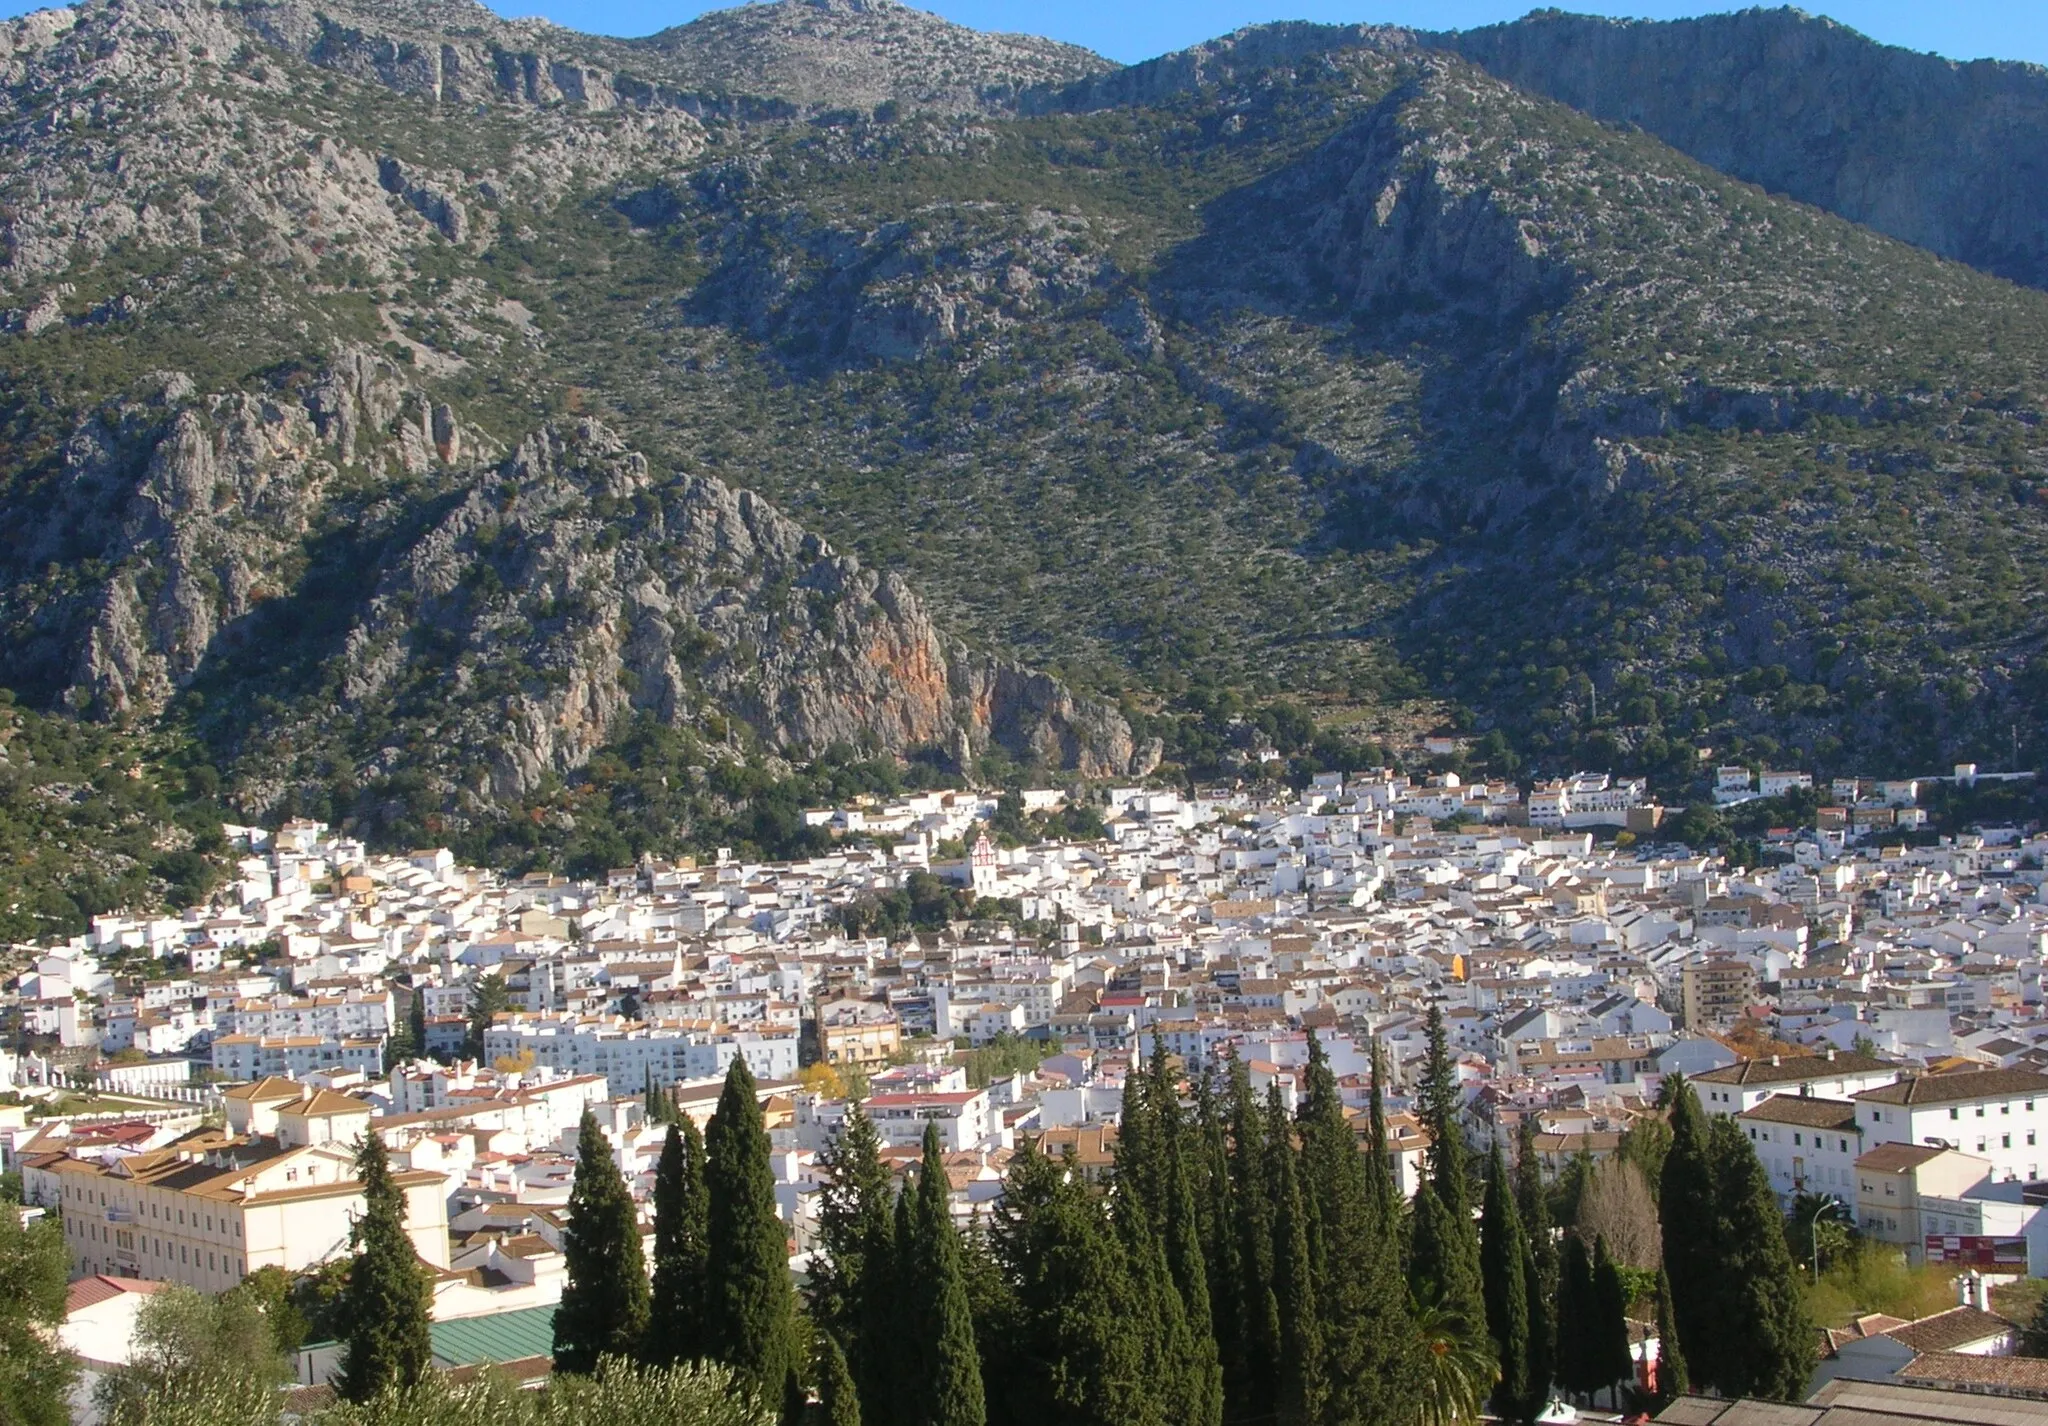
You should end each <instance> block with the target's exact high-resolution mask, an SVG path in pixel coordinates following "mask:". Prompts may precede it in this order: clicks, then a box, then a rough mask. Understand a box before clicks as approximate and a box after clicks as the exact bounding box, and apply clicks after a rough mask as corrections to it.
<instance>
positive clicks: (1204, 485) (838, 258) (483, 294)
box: [0, 0, 2048, 856]
mask: <svg viewBox="0 0 2048 1426" xmlns="http://www.w3.org/2000/svg"><path fill="white" fill-rule="evenodd" d="M0 34H4V36H5V44H4V45H0V205H4V206H0V232H4V234H5V237H6V246H5V253H4V256H5V262H4V264H0V309H5V310H8V311H10V312H11V313H12V316H11V318H10V319H9V321H8V322H7V323H6V329H5V330H4V331H0V370H4V371H5V373H6V375H7V378H8V380H7V382H6V383H5V384H4V387H0V508H5V509H6V510H7V511H8V513H9V520H8V522H7V523H6V526H5V528H4V530H0V627H4V628H5V630H6V631H7V634H8V636H9V637H8V639H7V641H6V658H5V662H4V666H0V683H4V684H5V685H7V686H10V687H13V688H16V689H17V690H19V691H20V692H21V693H22V694H23V695H24V696H25V697H28V698H31V699H33V700H35V701H37V702H39V703H42V704H45V705H49V706H66V707H71V708H74V709H77V710H80V711H84V712H89V713H92V714H95V715H97V716H101V717H106V718H110V719H127V720H131V721H134V722H136V723H138V724H139V723H143V722H147V721H151V720H154V721H155V722H156V723H158V724H160V725H161V726H164V727H166V728H176V729H180V730H185V731H188V732H189V733H190V734H191V736H193V737H195V738H197V739H198V740H199V741H200V742H201V744H202V745H203V746H204V747H205V748H206V749H207V751H208V755H209V756H211V757H214V758H216V759H217V760H218V761H219V763H220V765H221V767H222V768H223V769H224V770H225V771H226V772H227V773H228V775H229V782H230V786H231V789H232V790H233V791H234V793H235V795H236V796H237V797H238V798H240V799H241V802H242V805H243V806H244V807H246V808H248V809H250V810H252V812H253V811H258V810H265V809H276V808H280V807H286V806H306V805H319V806H322V807H331V808H333V809H334V815H336V816H346V815H348V813H347V810H346V809H348V808H349V807H351V806H355V805H356V803H357V801H358V800H360V802H361V809H360V810H361V812H362V815H364V816H365V817H369V816H370V815H371V814H372V813H376V814H377V815H379V816H382V815H383V813H382V811H381V810H380V809H382V808H383V807H385V806H386V805H387V804H390V803H394V802H399V801H403V802H405V803H406V806H407V808H408V811H407V813H406V818H407V820H405V821H404V822H403V823H402V825H404V826H406V827H407V828H409V829H410V828H417V829H419V830H418V834H419V835H430V834H431V833H430V831H429V829H428V827H427V824H426V822H425V820H424V818H426V817H427V816H429V815H431V816H433V817H436V818H455V819H460V820H462V821H465V822H467V823H470V824H475V823H477V822H479V821H481V820H484V819H488V818H491V817H500V818H502V819H503V820H504V821H505V822H506V823H507V824H508V825H516V826H519V827H527V826H531V825H537V823H536V821H535V819H539V822H541V823H547V824H548V825H553V824H554V822H555V821H559V820H560V819H565V818H569V819H573V818H574V817H575V816H577V815H579V814H578V813H577V812H576V811H575V808H576V807H577V806H579V805H582V804H580V803H579V802H578V800H577V799H578V798H579V797H582V796H584V795H585V794H586V793H589V792H590V791H591V790H592V785H593V780H594V779H596V778H598V777H599V776H600V775H601V773H600V770H601V769H604V768H608V767H610V766H612V764H613V762H614V761H615V759H614V751H615V748H616V745H617V743H618V741H619V739H621V738H622V737H626V736H638V734H637V733H636V732H634V731H633V730H641V729H646V728H655V729H659V730H663V731H664V732H666V733H668V734H674V735H675V736H676V737H677V738H678V739H684V738H687V740H688V747H687V749H686V750H684V751H680V752H675V751H674V750H671V752H673V758H672V759H671V761H672V762H673V763H674V767H673V768H672V769H671V770H674V771H676V772H678V773H679V774H681V775H686V776H687V777H688V778H691V779H696V778H697V777H698V773H697V772H693V771H691V769H693V768H697V767H698V765H699V763H704V762H722V763H725V764H727V765H731V764H734V763H736V762H737V761H738V760H742V759H754V760H756V761H757V762H765V763H770V764H774V765H775V766H778V767H785V768H786V767H787V766H789V765H790V764H793V763H800V762H803V761H805V760H806V759H807V758H810V757H812V756H814V755H817V754H818V753H819V752H820V750H821V749H838V750H841V751H842V752H844V751H845V750H851V752H852V754H854V755H857V754H859V753H861V752H872V753H875V754H878V755H887V756H889V757H904V756H909V757H914V758H919V759H924V760H928V761H930V762H932V763H933V764H934V765H943V766H947V767H951V768H964V767H968V766H971V765H973V764H976V763H978V762H982V761H984V760H990V759H993V760H994V763H993V764H992V765H1014V764H1016V763H1027V764H1042V765H1044V766H1045V767H1046V768H1048V769H1051V768H1059V769H1062V770H1068V771H1073V772H1077V773H1088V774H1091V775H1119V776H1121V775H1130V774H1132V773H1134V772H1137V771H1143V770H1148V769H1150V768H1152V767H1153V766H1154V765H1155V764H1156V763H1157V762H1158V760H1159V759H1160V758H1161V757H1162V756H1165V757H1166V758H1168V759H1169V760H1170V761H1172V762H1173V763H1175V764H1176V765H1178V766H1179V767H1180V768H1181V769H1183V770H1194V769H1203V770H1208V769H1212V768H1213V769H1222V768H1225V767H1234V766H1242V765H1245V764H1244V763H1243V762H1242V760H1241V759H1240V761H1239V762H1237V763H1232V762H1231V761H1230V759H1231V758H1233V757H1236V756H1238V754H1239V753H1243V754H1245V755H1246V756H1249V754H1250V752H1251V749H1250V748H1249V747H1248V746H1247V747H1239V744H1241V743H1244V742H1245V741H1246V740H1247V739H1248V738H1249V736H1250V735H1249V734H1245V733H1244V732H1243V729H1244V727H1245V726H1246V724H1245V723H1244V720H1243V719H1241V718H1240V719H1238V721H1236V722H1232V721H1231V720H1232V718H1233V717H1234V716H1235V715H1234V714H1233V713H1231V712H1230V711H1228V710H1230V709H1232V708H1233V707H1237V708H1242V707H1243V706H1245V705H1246V703H1247V702H1248V701H1249V702H1257V701H1259V700H1273V699H1276V698H1281V697H1283V696H1287V697H1301V698H1310V699H1313V700H1315V703H1316V706H1317V707H1318V708H1319V709H1321V710H1325V711H1326V712H1327V713H1328V716H1329V718H1330V723H1331V726H1333V727H1344V728H1348V729H1353V730H1357V731H1356V732H1355V733H1353V734H1349V735H1347V736H1355V737H1357V738H1359V739H1361V741H1360V743H1359V744H1358V745H1356V746H1351V745H1344V746H1343V747H1342V748H1340V750H1339V751H1336V752H1332V753H1330V754H1329V756H1330V757H1332V758H1333V759H1336V758H1353V757H1371V756H1374V754H1373V752H1372V751H1371V750H1370V749H1369V748H1368V747H1367V746H1366V745H1365V743H1364V742H1363V739H1365V738H1367V737H1369V736H1371V734H1373V733H1374V732H1377V731H1379V730H1383V729H1384V730H1394V729H1399V728H1401V727H1403V726H1405V725H1406V724H1408V723H1412V722H1414V721H1416V720H1418V719H1421V718H1427V719H1429V720H1431V721H1435V720H1437V719H1440V718H1445V717H1451V718H1456V719H1460V720H1463V721H1465V722H1466V723H1467V724H1468V725H1470V726H1472V727H1473V728H1474V729H1475V730H1478V731H1482V732H1488V733H1493V734H1498V741H1499V743H1500V744H1501V745H1502V746H1505V747H1506V748H1507V749H1509V751H1510V753H1511V754H1512V755H1514V756H1516V757H1519V758H1525V759H1527V760H1528V763H1527V764H1525V765H1547V763H1548V762H1549V761H1557V762H1563V761H1567V760H1569V761H1573V762H1576V761H1581V760H1584V759H1594V758H1597V759H1598V761H1599V763H1600V765H1603V766H1604V765H1612V766H1617V767H1621V766H1642V767H1646V768H1651V769H1666V768H1668V769H1673V770H1675V771H1674V773H1673V775H1674V776H1684V777H1690V776H1691V775H1692V773H1693V771H1694V767H1695V762H1696V760H1695V762H1688V761H1686V756H1688V755H1689V754H1688V751H1687V750H1689V749H1690V748H1691V747H1693V746H1695V745H1714V746H1718V747H1722V748H1724V749H1728V750H1732V751H1733V752H1735V753H1737V754H1739V753H1740V751H1741V750H1742V749H1745V748H1752V749H1754V750H1755V755H1756V756H1757V757H1760V758H1762V757H1772V756H1776V755H1777V754H1778V752H1779V751H1780V750H1785V749H1796V750H1798V753H1799V755H1800V756H1802V757H1806V758H1808V759H1811V760H1816V761H1824V760H1825V759H1827V758H1829V757H1841V758H1843V759H1853V760H1857V761H1858V762H1859V764H1860V765H1865V766H1868V765H1871V764H1874V763H1881V764H1882V765H1884V766H1890V765H1891V764H1892V763H1893V762H1899V763H1910V764H1914V765H1924V764H1925V763H1926V762H1927V761H1928V760H1929V759H1932V758H1938V757H1940V756H1943V755H1945V754H1946V753H1948V752H1950V751H1955V752H1958V753H1966V752H1968V751H1970V750H1971V749H1972V747H1973V745H1974V743H1975V742H1977V741H1979V740H1981V739H1982V738H1983V737H1984V736H1985V735H1986V730H1987V729H2001V730H2003V729H2010V728H2011V727H2012V726H2013V724H2014V723H2016V722H2018V723H2022V724H2024V725H2025V726H2026V727H2027V728H2029V729H2036V728H2038V729H2040V735H2041V736H2043V737H2044V738H2048V719H2044V718H2043V717H2042V716H2041V715H2042V712H2043V708H2044V706H2048V705H2043V704H2042V703H2041V701H2040V698H2039V691H2040V690H2041V689H2042V688H2048V654H2044V647H2048V623H2044V622H2043V618H2044V616H2043V611H2042V609H2041V607H2040V605H2039V600H2038V595H2037V593H2036V592H2035V585H2036V581H2035V579H2034V575H2035V573H2036V572H2037V571H2039V570H2040V569H2041V568H2043V566H2044V564H2048V524H2044V519H2043V513H2044V503H2043V500H2042V498H2041V496H2040V493H2039V492H2041V491H2042V490H2043V489H2044V488H2048V437H2044V435H2043V430H2044V428H2043V425H2042V415H2043V412H2044V409H2048V393H2044V390H2043V386H2042V378H2041V373H2042V372H2043V371H2048V298H2044V297H2043V296H2041V295H2040V294H2037V293H2033V292H2030V291H2026V290H2023V289H2017V288H2014V287H2012V286H2010V285H2008V284H2006V283H2004V282H2001V281H1999V280H1997V279H1995V278H1991V277H1987V276H1985V275H1983V274H1982V273H1980V272H1977V271H1974V270H1972V269H1970V268H1967V267H1964V266H1961V265H1959V264H1956V263H1952V262H1942V261H1940V260H1938V259H1936V258H1934V257H1932V256H1930V255H1929V254H1928V253H1926V252H1924V251H1921V250H1919V249H1916V248H1914V247H1911V246H1908V245H1906V244H1904V243H1901V242H1899V241H1896V240H1894V239H1892V238H1888V237H1885V236H1883V235H1882V234H1880V233H1878V232H1876V231H1874V230H1873V229H1872V228H1870V227H1867V226H1859V225H1857V224H1853V223H1850V222H1847V221H1844V220H1843V219H1841V218H1839V217H1837V216H1833V215H1830V214H1828V213H1826V212H1823V211H1820V210H1818V209H1816V208H1814V207H1811V206H1807V205H1803V204H1799V203H1793V202H1788V201H1785V200H1783V199H1781V198H1776V197H1773V196H1772V195H1770V194H1768V193H1765V192H1762V191H1760V190H1758V189H1757V188H1755V187H1753V186H1750V185H1748V184H1745V183H1743V182H1740V181H1737V180H1736V179H1735V178H1732V177H1730V176H1728V174H1726V173H1724V172H1721V171H1719V170H1717V169H1715V168H1713V167H1710V166H1707V165H1704V164H1702V163H1700V162H1699V161H1698V160H1697V159H1695V158H1692V157H1688V156H1687V155H1686V154H1684V153H1682V152H1679V151H1678V150H1676V149H1674V148H1672V147H1670V146H1668V145H1666V144H1664V143H1662V142H1660V141H1658V140H1657V139H1656V138H1654V137H1652V136H1651V135H1649V134H1647V133H1645V132H1643V131H1642V130H1640V129H1633V128H1630V127H1628V126H1626V125H1623V124H1616V123H1603V122H1600V121H1598V120H1596V119H1595V118H1592V117H1589V116H1588V115H1586V114H1584V113H1581V112H1579V111H1577V110H1575V109H1573V108H1571V107H1568V106H1566V105H1563V104H1560V103H1558V102H1556V101H1554V100H1551V99H1548V98H1545V97H1543V96H1541V95H1539V94H1536V93H1534V92H1533V91H1532V90H1531V88H1529V87H1527V86H1517V85H1514V84H1511V83H1509V82H1507V81H1505V80H1503V79H1502V78H1500V77H1499V76H1497V75H1495V74H1493V73H1491V72H1490V71H1489V70H1488V69H1486V68H1483V67H1481V66H1479V65H1477V64H1474V63H1473V62H1471V61H1470V60H1468V59H1466V58H1464V57H1463V56H1462V55H1461V54H1459V53H1455V52H1454V49H1455V45H1454V44H1453V43H1452V42H1451V41H1450V40H1448V39H1446V38H1444V37H1429V36H1419V35H1415V34H1412V33H1409V32H1404V31H1398V30H1386V29H1374V28H1371V27H1313V26H1274V27H1262V28H1260V29H1256V30H1251V31H1245V32H1241V33H1240V34H1237V35H1233V36H1229V37H1225V38H1224V39H1221V40H1218V41H1215V42H1213V43H1211V44H1209V45H1205V46H1202V47H1199V48H1198V49H1197V50H1195V51H1191V52H1189V53H1187V54H1184V55H1179V56H1169V57H1166V58H1165V59H1162V60H1160V61H1157V62H1154V63H1152V64H1150V65H1146V66H1134V67H1132V68H1129V69H1124V70H1115V71H1111V70H1108V69H1105V68H1103V67H1101V66H1099V65H1098V64H1096V63H1095V62H1094V61H1092V60H1091V59H1089V58H1087V57H1084V56H1076V55H1072V54H1068V53H1066V52H1063V51H1056V50H1050V51H1049V50H1046V49H1044V48H1043V47H1034V46H1033V45H1028V44H1022V43H1021V42H1019V43H1016V44H1013V43H1011V42H1010V41H1007V40H991V39H989V38H988V37H977V36H973V35H972V34H971V33H969V32H964V31H959V32H956V31H955V30H953V29H952V28H950V27H945V26H943V24H942V22H939V21H936V20H934V19H932V18H931V17H928V16H921V15H919V14H918V13H917V12H914V11H909V10H905V9H904V8H902V7H900V6H895V5H883V4H873V3H871V4H858V3H848V2H847V0H832V3H818V4H805V3H797V2H796V0H782V3H779V4H775V5H762V6H752V7H748V8H747V9H745V10H742V11H737V12H729V13H726V14H721V15H713V16H709V17H706V19H705V20H703V21H699V22H695V23H694V24H693V25H692V26H687V27H683V29H682V30H679V31H675V32H670V33H669V34H667V35H664V36H658V37H655V38H654V39H653V40H649V41H645V42H631V43H628V42H623V41H609V40H597V39H591V38H589V37H582V36H576V35H573V34H570V33H568V32H566V31H556V30H554V29H552V28H551V27H547V26H543V25H537V24H532V23H521V24H507V23H505V22H499V21H496V20H494V19H492V18H490V17H489V15H488V12H484V11H482V10H481V9H480V8H476V7H470V6H467V5H462V4H456V3H452V0H448V3H441V4H437V5H433V6H426V7H415V6H399V5H395V4H383V3H377V0H338V3H335V4H327V5H322V4H315V3H310V0H247V3H243V4H235V5H226V6H221V5H212V4H205V3H200V0H124V3H121V4H112V3H103V2H102V3H89V4H87V5H85V6H82V7H80V8H79V9H78V10H77V11H75V12H67V13H65V14H62V15H56V16H49V15H45V16H39V17H31V18H29V19H27V20H24V21H20V22H17V23H15V24H14V25H12V26H9V27H5V29H4V30H0ZM948 46H955V47H958V54H959V55H960V56H961V58H960V60H959V63H958V64H952V62H951V61H944V62H942V56H943V54H946V53H953V52H954V51H952V50H948V49H947V47H948ZM529 60H531V63H529ZM948 64H952V70H951V72H950V73H948V72H947V65H948ZM664 66H666V68H664ZM564 67H567V68H564ZM571 69H573V70H574V71H575V73H574V74H571V73H570V72H569V71H570V70H571ZM622 76H624V77H625V78H622ZM542 80H545V83H543V82H542ZM600 80H601V81H602V83H600V82H599V81H600ZM627 80H630V81H631V82H630V83H629V82H627ZM693 96H694V97H693ZM913 591H915V592H914V593H913ZM1041 670H1042V671H1043V672H1039V671H1041ZM1753 675H1754V676H1753ZM1291 716H1292V715H1290V717H1291ZM2029 736H2034V735H2033V734H2030V735H2029ZM1155 740H1156V741H1155ZM1231 749H1236V750H1237V751H1236V752H1232V751H1230V750H1231ZM1294 751H1298V749H1295V750H1294ZM1788 755H1789V754H1788ZM663 756H664V757H668V756H670V754H669V753H664V754H663ZM834 756H835V757H838V756H840V754H839V753H835V754H834ZM678 760H679V761H678ZM663 766H664V768H669V764H664V765H663ZM700 770H701V769H700ZM667 776H668V771H662V772H660V773H659V774H656V775H651V777H652V785H655V786H662V785H665V784H663V783H661V781H660V779H661V778H665V777H667ZM376 789H382V790H376ZM394 789H396V790H394ZM309 796H314V797H317V798H320V799H324V801H321V802H318V803H317V804H308V803H306V802H303V801H299V802H294V799H295V798H304V797H309ZM385 825H401V824H399V823H391V822H388V821H387V822H386V823H385ZM443 825H446V824H445V823H444V824H443ZM394 835H395V834H394ZM592 845H593V846H595V845H597V844H595V843H593V844H592ZM590 855H593V856H595V855H598V852H597V851H595V850H593V851H591V852H590Z"/></svg>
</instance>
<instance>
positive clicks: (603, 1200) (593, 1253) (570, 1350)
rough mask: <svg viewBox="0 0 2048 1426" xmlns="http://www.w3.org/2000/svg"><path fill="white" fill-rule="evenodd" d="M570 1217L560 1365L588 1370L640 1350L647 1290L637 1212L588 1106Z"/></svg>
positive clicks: (559, 1319) (558, 1317) (565, 1234)
mask: <svg viewBox="0 0 2048 1426" xmlns="http://www.w3.org/2000/svg"><path fill="white" fill-rule="evenodd" d="M678 1148H679V1149H680V1145H678ZM664 1157H666V1152H665V1151H664ZM568 1218H569V1221H568V1223H567V1224H566V1225H565V1226H564V1227H563V1229H562V1260H563V1269H564V1278H563V1282H562V1301H561V1304H560V1306H558V1307H557V1308H556V1309H555V1350H554V1357H555V1369H556V1370H557V1371H563V1372H580V1373H583V1374H585V1375H587V1374H589V1373H591V1372H594V1371H596V1370H597V1364H598V1363H599V1362H600V1361H601V1360H603V1359H604V1358H606V1357H613V1356H629V1355H632V1354H634V1353H637V1352H639V1351H640V1350H641V1348H642V1346H643V1344H644V1343H645V1342H646V1340H647V1331H648V1291H649V1290H648V1283H647V1260H646V1257H645V1256H644V1254H643V1253H642V1251H641V1247H640V1218H639V1212H638V1210H637V1209H636V1208H635V1207H634V1204H633V1195H632V1192H631V1190H629V1189H628V1188H627V1187H626V1181H625V1179H624V1178H622V1177H621V1176H620V1174H619V1166H618V1164H617V1163H616V1162H615V1161H614V1160H613V1158H612V1145H611V1140H609V1139H607V1138H606V1137H605V1135H604V1130H602V1129H601V1128H599V1127H598V1123H597V1119H596V1118H595V1117H594V1116H593V1115H592V1114H591V1113H590V1111H589V1110H587V1109H586V1110H585V1111H584V1112H583V1119H582V1123H581V1125H580V1127H579V1128H578V1130H577V1135H576V1177H575V1181H574V1182H573V1183H572V1184H571V1186H570V1189H569V1214H568Z"/></svg>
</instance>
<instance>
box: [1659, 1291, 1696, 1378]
mask: <svg viewBox="0 0 2048 1426" xmlns="http://www.w3.org/2000/svg"><path fill="white" fill-rule="evenodd" d="M1691 1389H1692V1381H1691V1378H1690V1374H1689V1373H1688V1372H1687V1371H1686V1366H1685V1344H1684V1343H1683V1342H1681V1341H1680V1340H1679V1337H1678V1317H1677V1314H1676V1313H1674V1312H1673V1311H1672V1310H1671V1280H1670V1279H1669V1278H1667V1277H1666V1276H1665V1275H1664V1273H1663V1271H1662V1270H1661V1269H1660V1270H1659V1271H1658V1273H1657V1399H1658V1400H1659V1401H1660V1402H1671V1401H1675V1400H1677V1399H1678V1398H1679V1397H1681V1396H1684V1395H1685V1394H1686V1392H1688V1391H1690V1390H1691Z"/></svg>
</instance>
